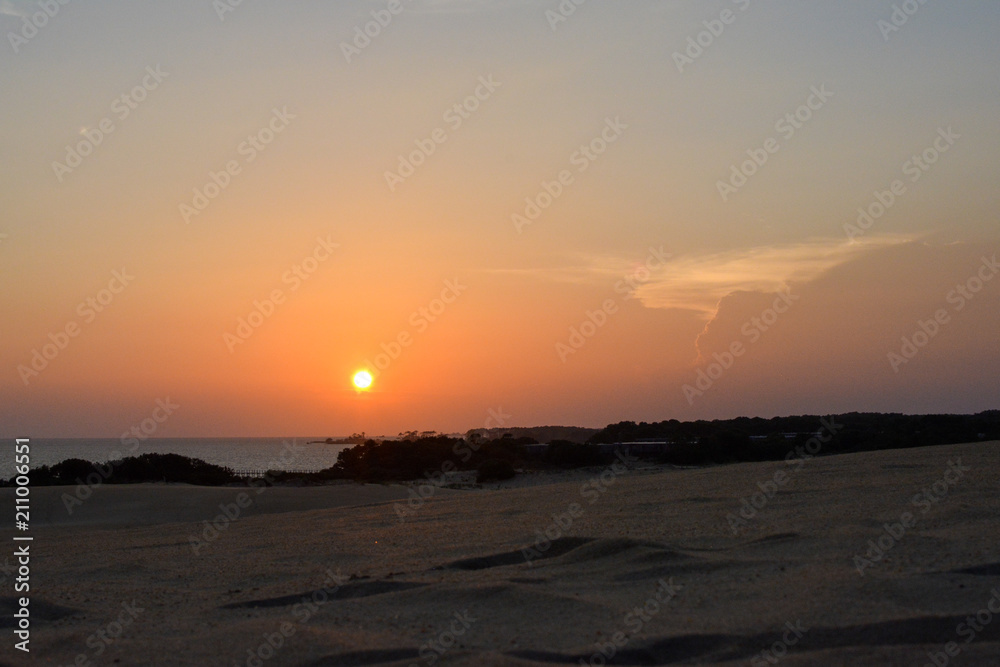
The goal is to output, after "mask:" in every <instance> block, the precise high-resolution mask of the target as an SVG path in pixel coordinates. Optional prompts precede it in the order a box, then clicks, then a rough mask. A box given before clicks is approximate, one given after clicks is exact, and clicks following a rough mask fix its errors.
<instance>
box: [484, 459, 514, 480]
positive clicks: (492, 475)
mask: <svg viewBox="0 0 1000 667" xmlns="http://www.w3.org/2000/svg"><path fill="white" fill-rule="evenodd" d="M515 474H517V473H515V472H514V466H512V465H511V464H510V461H503V460H500V459H486V460H485V461H483V462H482V463H480V464H479V469H478V471H477V475H476V482H477V483H478V484H482V483H483V482H500V481H503V480H505V479H510V478H511V477H513V476H514V475H515Z"/></svg>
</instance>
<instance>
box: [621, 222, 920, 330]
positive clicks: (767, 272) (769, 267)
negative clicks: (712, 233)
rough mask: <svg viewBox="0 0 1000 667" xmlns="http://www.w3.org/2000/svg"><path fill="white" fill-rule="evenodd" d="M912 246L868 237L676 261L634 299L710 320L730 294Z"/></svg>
mask: <svg viewBox="0 0 1000 667" xmlns="http://www.w3.org/2000/svg"><path fill="white" fill-rule="evenodd" d="M914 240H915V238H914V237H913V236H909V235H886V236H881V237H871V238H867V239H865V240H864V242H861V243H858V242H855V243H848V242H845V241H844V240H843V239H815V240H811V241H804V242H800V243H793V244H783V245H772V246H761V247H756V248H739V249H735V250H728V251H725V252H719V253H711V254H704V255H686V256H681V257H676V258H675V259H674V260H673V261H671V262H670V264H669V265H668V266H667V267H666V268H665V269H664V270H663V271H660V272H658V273H657V275H655V276H654V277H653V278H652V279H651V280H650V281H649V282H647V283H645V284H643V285H641V286H640V287H639V289H638V290H637V292H636V297H637V298H638V299H639V300H640V301H641V302H642V304H643V305H644V306H646V307H647V308H682V309H687V310H694V311H698V312H700V313H702V315H703V316H704V317H705V318H707V319H710V318H711V317H713V316H714V315H715V312H716V310H717V308H718V304H719V301H721V300H722V299H723V298H724V297H726V296H727V295H729V294H732V293H733V292H737V291H748V292H752V291H757V292H774V291H777V290H779V289H782V288H783V287H785V286H787V285H789V284H790V283H793V282H809V281H811V280H813V279H815V278H817V277H818V276H819V275H820V274H822V273H824V272H825V271H829V270H830V269H832V268H834V267H836V266H839V265H841V264H843V263H845V262H847V261H850V260H851V259H854V258H855V257H858V256H859V255H861V254H864V253H867V252H871V251H873V250H876V249H879V248H884V247H887V246H892V245H898V244H901V243H909V242H912V241H914Z"/></svg>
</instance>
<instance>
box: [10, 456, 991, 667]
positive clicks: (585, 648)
mask: <svg viewBox="0 0 1000 667" xmlns="http://www.w3.org/2000/svg"><path fill="white" fill-rule="evenodd" d="M621 468H622V466H620V465H619V466H618V467H617V468H616V469H611V468H608V469H602V468H598V469H592V470H587V471H582V472H581V471H576V472H575V473H572V475H571V476H569V477H566V476H564V477H559V476H556V477H550V478H547V479H548V483H542V482H544V479H543V478H540V477H539V476H537V475H536V476H526V477H525V480H524V483H523V484H521V485H520V486H519V484H518V483H512V484H507V485H499V487H500V488H495V489H480V490H470V491H457V490H447V489H441V490H438V491H437V492H436V493H434V495H433V496H432V497H431V498H429V499H428V500H426V501H425V502H423V503H422V504H419V503H416V502H414V503H413V507H411V508H409V511H408V513H407V514H406V515H405V516H403V517H402V518H401V517H400V512H399V511H397V510H399V508H400V507H405V505H400V503H401V502H402V503H405V501H406V499H407V498H408V497H410V493H409V489H407V488H405V487H401V486H379V485H365V486H361V485H337V486H330V487H319V488H275V489H268V490H267V491H265V492H264V493H261V494H259V495H254V494H253V492H251V494H250V497H251V498H252V503H251V504H250V505H249V506H248V507H245V508H240V515H239V516H238V517H237V518H235V519H234V520H228V519H225V518H224V517H223V518H222V520H221V521H220V522H219V526H221V527H222V528H223V529H222V530H219V531H218V533H217V535H215V537H214V538H213V539H209V538H208V537H206V534H205V532H204V530H205V524H204V523H203V521H204V520H206V519H208V520H211V519H212V518H213V517H216V516H218V515H220V513H222V512H223V510H220V507H219V506H220V504H222V505H223V506H224V507H229V508H230V511H231V509H232V507H238V504H237V503H238V499H237V496H238V493H239V490H237V489H232V488H200V487H189V486H183V485H170V486H168V485H142V486H129V487H125V486H107V487H101V488H98V489H97V490H96V491H95V493H94V495H93V496H92V497H90V498H88V499H87V500H86V501H85V502H84V504H83V505H82V506H79V507H75V509H74V513H73V515H72V516H70V515H68V514H67V512H66V510H65V508H64V506H63V503H62V501H61V499H60V498H61V494H62V493H64V492H66V491H70V492H71V489H67V488H38V489H35V490H34V491H33V496H32V499H33V509H32V519H33V526H32V531H31V532H32V534H33V535H34V537H35V540H34V542H33V543H32V547H31V549H32V563H31V566H32V592H31V595H32V597H31V609H32V610H33V616H32V623H33V625H32V642H31V658H32V660H33V661H34V662H35V663H37V664H58V665H70V664H94V665H98V664H121V665H139V664H165V665H233V664H238V665H247V664H249V665H261V664H264V665H411V664H416V665H431V664H436V665H494V664H495V665H508V664H509V665H551V664H567V665H569V664H572V665H578V664H580V662H581V661H583V664H603V662H604V658H605V657H606V656H607V655H612V654H613V660H612V661H611V662H612V663H613V664H629V665H639V664H643V665H660V664H724V665H738V664H740V665H746V664H752V665H762V664H772V661H775V660H778V659H779V657H780V663H781V664H782V665H789V666H792V665H814V664H830V665H897V664H911V665H924V664H931V663H930V660H931V658H930V657H929V655H928V652H930V654H940V655H937V656H936V657H937V659H938V660H939V661H940V660H947V663H944V664H952V663H953V664H961V665H997V664H1000V657H998V656H1000V618H994V616H1000V615H994V614H992V612H984V613H983V614H981V618H980V620H979V621H978V622H977V621H976V620H975V618H973V623H974V624H975V625H974V626H970V625H964V624H965V623H966V621H965V619H966V617H968V616H969V615H972V616H973V617H975V615H976V614H977V612H980V610H984V609H987V604H988V603H989V602H990V600H991V597H992V596H994V593H993V591H994V589H996V590H997V591H998V592H997V596H998V597H997V598H996V599H995V601H994V602H993V605H994V608H995V609H998V610H1000V483H998V481H997V471H998V470H1000V443H986V444H976V445H959V446H949V447H935V448H921V449H912V450H896V451H888V452H877V453H867V454H855V455H845V456H836V457H827V458H819V459H811V460H808V461H804V462H802V464H801V466H800V465H798V464H797V465H795V466H789V465H787V464H785V463H764V464H741V465H734V466H725V467H715V468H707V469H689V470H679V469H670V468H663V469H660V468H650V467H648V466H646V467H642V469H632V470H624V469H621ZM949 470H951V472H948V471H949ZM776 472H783V473H784V474H785V475H786V476H787V477H785V478H782V477H780V476H779V478H778V479H779V480H780V481H781V483H780V484H777V483H775V484H774V486H773V487H770V485H769V484H768V482H773V481H774V479H775V477H774V476H775V473H776ZM602 473H603V477H602ZM567 479H568V480H570V481H565V480H567ZM935 483H937V488H936V490H935V487H934V484H935ZM758 484H763V485H764V487H766V488H768V489H769V490H772V491H773V490H774V489H777V492H776V493H774V495H773V497H771V498H767V499H766V502H762V501H764V500H765V496H763V495H761V496H758V497H757V498H756V500H757V501H758V504H759V505H762V506H763V507H762V509H759V510H757V515H756V516H754V517H752V518H750V519H748V520H746V522H745V524H744V525H740V526H738V527H737V528H738V529H739V531H738V534H737V533H735V532H734V529H733V528H732V527H731V525H730V521H729V520H727V515H729V516H730V517H733V516H736V515H737V514H736V513H737V512H739V510H740V507H741V502H740V500H741V498H743V497H747V498H749V497H750V496H751V495H752V494H754V493H756V492H761V493H763V491H761V488H760V487H759V486H758ZM923 489H927V490H929V492H930V494H931V497H927V496H924V497H922V498H919V499H915V498H914V496H917V495H918V494H921V493H922V492H923V491H922V490H923ZM2 497H3V498H4V502H5V503H6V505H5V506H7V507H10V506H11V505H12V502H11V492H10V490H6V489H5V490H3V494H2ZM914 500H917V501H918V502H917V503H915V502H914ZM925 509H926V513H925V512H924V510H925ZM906 512H909V513H910V514H911V515H912V516H913V520H912V521H911V520H908V519H905V516H904V513H906ZM553 515H555V517H554V516H553ZM904 520H905V521H904ZM897 522H899V523H900V526H901V528H902V529H901V530H900V529H899V528H895V527H892V525H891V524H893V523H897ZM886 523H889V524H890V532H892V533H895V534H896V535H897V537H891V536H890V535H888V534H886V529H885V527H884V524H886ZM903 523H906V524H908V525H906V526H903ZM546 530H548V532H549V536H548V537H542V536H541V533H543V532H544V531H546ZM880 536H882V537H881V539H882V545H883V547H886V546H887V547H888V549H887V550H885V552H884V554H882V555H881V556H880V557H878V558H876V556H878V554H876V553H874V552H872V553H871V554H869V555H870V557H871V558H870V563H868V564H866V563H861V562H860V561H857V560H856V559H855V557H856V556H858V555H861V556H864V555H865V553H866V552H867V551H869V549H870V545H869V544H868V543H869V540H872V541H874V542H877V541H878V540H879V539H880ZM192 537H195V538H197V539H200V540H201V542H200V546H199V547H198V548H197V554H196V553H195V548H194V547H192ZM528 547H533V548H534V551H526V550H525V549H526V548H528ZM12 550H13V549H11V551H12ZM859 564H860V566H861V570H862V572H859ZM11 581H12V577H11V576H10V575H8V576H7V581H5V583H4V589H5V590H4V595H5V596H7V597H5V598H4V600H3V604H4V605H5V606H4V614H5V616H4V621H3V624H4V625H5V627H6V628H7V629H6V630H5V632H4V634H5V637H6V639H5V640H4V642H3V646H2V647H0V661H2V662H3V663H4V664H28V662H27V660H25V659H24V657H23V655H22V654H19V653H18V652H17V651H15V650H14V649H13V646H12V645H13V638H12V635H11V634H10V633H11V630H10V626H11V623H12V620H13V619H12V618H11V616H10V614H11V610H12V606H13V603H12V596H13V593H12V592H11ZM987 614H988V615H989V619H988V622H985V623H983V621H986V620H987ZM973 627H975V628H978V630H974V629H973ZM100 633H103V635H102V634H100ZM112 635H113V636H112ZM970 635H971V641H969V642H968V643H966V640H967V639H970ZM103 637H106V638H107V639H104V638H103ZM269 638H270V639H269ZM269 641H270V643H268V642H269ZM948 642H955V645H954V646H950V647H949V646H948ZM273 645H276V646H277V648H273ZM948 648H951V649H952V651H953V652H954V651H955V650H956V649H960V651H961V653H960V655H959V656H958V657H955V658H952V657H949V656H947V655H946V653H945V651H946V650H947V649H948ZM602 650H603V652H604V655H602V653H601V651H602ZM762 651H772V653H770V654H766V655H765V654H762V653H761V652H762ZM98 653H99V654H98ZM80 656H82V657H80ZM768 658H770V659H771V660H770V661H769V660H768ZM75 660H78V661H79V662H77V663H74V661H75ZM939 664H941V663H940V662H939Z"/></svg>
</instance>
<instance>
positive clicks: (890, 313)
mask: <svg viewBox="0 0 1000 667" xmlns="http://www.w3.org/2000/svg"><path fill="white" fill-rule="evenodd" d="M46 12H47V13H46ZM998 30H1000V4H997V3H996V2H994V1H993V0H966V1H964V2H962V3H943V2H941V3H935V2H930V3H925V4H919V3H917V2H916V1H915V0H911V1H910V2H898V0H892V1H890V0H869V1H864V2H857V1H845V2H838V3H830V2H818V1H803V0H796V1H791V0H787V1H773V2H762V1H760V0H735V1H730V0H717V1H712V2H695V1H693V0H691V1H688V0H683V1H679V0H678V1H673V0H670V1H668V0H659V1H654V0H630V1H629V2H612V1H610V0H605V1H603V2H602V1H600V0H588V1H586V2H582V3H581V4H576V3H575V2H574V1H573V0H562V2H559V1H557V0H547V1H540V2H529V1H526V0H401V2H399V3H396V2H389V1H388V0H373V1H360V0H359V1H353V2H282V3H278V2H264V1H263V0H244V1H243V2H239V3H237V2H235V0H216V2H209V1H207V0H205V1H199V2H191V1H186V0H181V1H178V2H170V3H132V2H112V1H105V0H96V1H93V2H86V3H84V2H67V3H66V4H61V3H60V2H59V1H58V0H52V1H51V2H48V3H45V2H41V3H36V2H20V1H16V0H0V34H2V35H3V37H4V39H3V43H0V89H2V90H3V91H4V92H3V94H2V96H0V118H2V123H0V155H2V156H3V157H2V160H0V202H2V207H0V280H2V285H3V288H4V289H2V290H0V312H2V314H3V317H2V318H0V341H2V345H0V435H2V436H4V437H117V436H118V435H119V434H121V433H123V432H125V431H127V430H128V429H129V428H130V427H131V426H132V425H135V424H140V423H142V422H143V421H144V420H146V423H147V424H149V423H152V422H149V421H148V418H150V417H155V422H156V424H157V426H156V429H155V433H152V434H151V435H155V436H156V437H160V436H174V437H179V436H284V435H294V434H328V435H340V434H347V433H352V432H360V431H364V432H367V433H369V434H376V433H384V434H395V433H397V432H399V431H403V430H411V429H416V430H431V429H433V430H440V431H451V432H453V431H464V430H466V429H469V428H480V427H484V426H486V427H497V426H531V425H542V424H566V425H580V426H592V427H600V426H604V425H606V424H608V423H614V422H618V421H622V420H634V421H659V420H664V419H680V420H690V419H717V418H731V417H737V416H764V417H770V416H777V415H793V414H806V413H808V414H821V413H838V412H848V411H886V412H890V411H891V412H904V413H937V412H957V413H971V412H977V411H981V410H986V409H996V408H998V407H1000V388H998V383H997V381H996V378H997V377H998V375H1000V307H998V306H1000V280H995V279H994V278H995V276H996V274H997V273H998V272H1000V267H998V266H997V265H996V256H997V252H998V250H1000V233H998V222H1000V199H998V197H1000V190H998V189H997V187H996V173H997V171H996V170H997V162H998V157H1000V132H998V131H997V126H996V119H997V118H998V117H1000V67H997V63H1000V43H998V42H997V40H996V34H997V32H998ZM360 370H368V371H369V372H370V373H371V374H372V375H373V376H374V380H373V382H372V384H371V387H369V388H368V389H367V390H364V391H362V390H359V389H357V388H356V387H355V386H354V385H353V384H352V377H353V376H354V374H355V373H356V372H358V371H360ZM165 405H166V406H169V408H164V407H163V406H165Z"/></svg>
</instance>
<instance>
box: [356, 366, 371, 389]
mask: <svg viewBox="0 0 1000 667" xmlns="http://www.w3.org/2000/svg"><path fill="white" fill-rule="evenodd" d="M354 386H355V387H356V388H357V389H359V390H362V391H363V390H365V389H368V387H370V386H372V374H371V373H369V372H368V371H358V372H357V373H355V374H354Z"/></svg>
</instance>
